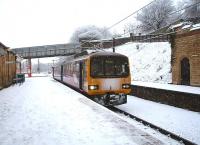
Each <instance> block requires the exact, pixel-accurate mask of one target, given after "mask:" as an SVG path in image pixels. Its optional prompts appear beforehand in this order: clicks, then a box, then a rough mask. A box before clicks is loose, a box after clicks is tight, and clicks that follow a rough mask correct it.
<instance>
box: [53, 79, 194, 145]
mask: <svg viewBox="0 0 200 145" xmlns="http://www.w3.org/2000/svg"><path fill="white" fill-rule="evenodd" d="M57 81H59V80H57ZM59 82H60V83H62V84H64V85H66V86H68V87H70V88H71V89H73V90H75V91H77V92H79V93H80V94H82V95H84V96H85V97H87V98H88V99H91V98H90V97H89V95H87V94H86V93H84V92H82V91H81V90H80V89H77V88H75V87H73V86H71V85H69V84H66V83H63V82H61V81H59ZM91 100H92V99H91ZM106 108H107V109H109V110H111V111H114V112H117V113H122V114H124V115H126V116H129V117H130V118H132V119H134V120H136V121H138V122H140V123H142V124H144V125H145V126H149V127H150V128H153V129H155V130H157V131H159V132H160V133H162V134H164V135H167V136H169V137H171V138H172V139H174V140H177V141H179V142H181V143H183V144H185V145H197V144H196V143H193V142H191V141H189V140H187V139H184V138H182V137H180V136H179V135H176V134H174V133H172V132H169V131H167V130H165V129H163V128H161V127H158V126H156V125H154V124H152V123H150V122H148V121H145V120H143V119H141V118H139V117H137V116H134V115H132V114H130V113H128V112H125V111H123V110H120V109H118V108H116V107H113V106H110V107H106Z"/></svg>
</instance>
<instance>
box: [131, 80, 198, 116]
mask: <svg viewBox="0 0 200 145" xmlns="http://www.w3.org/2000/svg"><path fill="white" fill-rule="evenodd" d="M131 88H132V92H131V95H133V96H137V97H140V98H143V99H147V100H151V101H155V102H160V103H163V104H168V105H171V106H175V107H179V108H184V109H189V110H191V111H197V112H200V87H191V86H181V85H172V84H159V83H150V82H137V81H133V82H132V86H131Z"/></svg>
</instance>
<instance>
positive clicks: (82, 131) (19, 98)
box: [0, 77, 179, 145]
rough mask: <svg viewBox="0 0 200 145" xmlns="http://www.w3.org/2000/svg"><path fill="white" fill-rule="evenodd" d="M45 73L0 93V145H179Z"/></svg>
mask: <svg viewBox="0 0 200 145" xmlns="http://www.w3.org/2000/svg"><path fill="white" fill-rule="evenodd" d="M137 124H139V123H138V122H135V123H131V122H127V121H125V120H123V119H122V117H120V116H119V115H117V114H115V113H113V112H111V111H109V110H108V109H105V108H104V107H102V106H100V105H98V104H96V103H94V102H92V101H91V100H89V99H87V98H85V97H84V96H83V95H81V94H79V93H77V92H75V91H73V90H71V89H69V88H68V87H66V86H64V85H63V84H61V83H59V82H56V81H54V80H53V79H51V78H49V77H34V78H27V79H26V82H25V83H24V84H22V85H20V86H18V85H15V86H11V87H9V88H7V89H4V90H2V91H0V129H1V131H0V145H122V144H126V145H136V144H179V143H177V142H176V141H174V140H172V139H170V138H168V137H167V136H163V135H161V134H160V133H158V132H156V131H153V130H152V129H150V130H149V129H148V127H145V126H141V125H137Z"/></svg>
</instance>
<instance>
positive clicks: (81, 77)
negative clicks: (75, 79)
mask: <svg viewBox="0 0 200 145" xmlns="http://www.w3.org/2000/svg"><path fill="white" fill-rule="evenodd" d="M79 73H80V74H79V89H81V90H82V89H83V62H82V61H80V62H79Z"/></svg>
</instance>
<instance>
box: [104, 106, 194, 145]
mask: <svg viewBox="0 0 200 145" xmlns="http://www.w3.org/2000/svg"><path fill="white" fill-rule="evenodd" d="M107 108H108V109H109V110H111V111H114V112H117V113H122V114H124V115H126V116H129V117H130V118H132V119H134V120H136V121H138V122H140V123H142V124H144V125H145V126H149V127H150V128H153V129H155V130H157V131H159V132H160V133H162V134H164V135H167V136H169V137H171V138H172V139H174V140H177V141H179V142H181V143H183V144H185V145H197V144H195V143H193V142H191V141H189V140H187V139H184V138H182V137H180V136H178V135H176V134H174V133H172V132H169V131H167V130H165V129H163V128H161V127H158V126H156V125H154V124H152V123H150V122H147V121H145V120H143V119H141V118H139V117H137V116H134V115H132V114H130V113H127V112H125V111H123V110H120V109H118V108H116V107H107Z"/></svg>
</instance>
